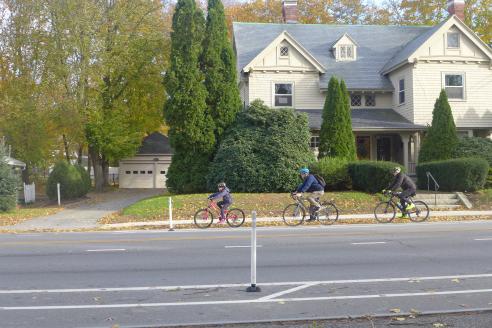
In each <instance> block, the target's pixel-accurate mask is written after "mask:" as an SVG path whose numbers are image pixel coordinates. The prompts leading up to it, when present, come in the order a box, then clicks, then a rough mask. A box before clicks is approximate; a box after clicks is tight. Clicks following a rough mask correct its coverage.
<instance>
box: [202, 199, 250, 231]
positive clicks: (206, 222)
mask: <svg viewBox="0 0 492 328" xmlns="http://www.w3.org/2000/svg"><path fill="white" fill-rule="evenodd" d="M214 214H215V216H216V217H219V218H220V207H219V206H218V205H217V203H215V202H214V201H210V202H209V204H208V206H207V208H202V209H201V210H198V211H197V212H196V213H195V218H194V221H195V225H196V226H197V227H198V228H201V229H205V228H208V227H210V226H211V225H212V223H213V222H214V218H215V217H214ZM224 214H225V216H226V221H227V224H228V225H229V226H230V227H232V228H238V227H240V226H242V225H243V223H244V219H245V216H244V212H243V210H241V209H239V208H231V209H229V210H225V211H224Z"/></svg>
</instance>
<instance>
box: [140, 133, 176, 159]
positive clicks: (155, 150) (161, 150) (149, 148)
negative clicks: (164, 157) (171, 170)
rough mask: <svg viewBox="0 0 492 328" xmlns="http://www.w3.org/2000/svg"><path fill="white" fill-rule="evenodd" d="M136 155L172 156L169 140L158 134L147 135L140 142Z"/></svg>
mask: <svg viewBox="0 0 492 328" xmlns="http://www.w3.org/2000/svg"><path fill="white" fill-rule="evenodd" d="M138 154H139V155H148V154H172V150H171V144H170V143H169V138H168V137H166V136H165V135H163V134H162V133H159V132H154V133H151V134H149V135H148V136H147V137H145V139H144V140H143V141H142V145H141V146H140V148H139V150H138Z"/></svg>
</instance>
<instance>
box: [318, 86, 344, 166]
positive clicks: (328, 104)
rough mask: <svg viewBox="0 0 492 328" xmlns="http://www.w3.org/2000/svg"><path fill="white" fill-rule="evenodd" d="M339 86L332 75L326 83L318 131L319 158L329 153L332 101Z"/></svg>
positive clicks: (333, 101)
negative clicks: (326, 88) (326, 87)
mask: <svg viewBox="0 0 492 328" xmlns="http://www.w3.org/2000/svg"><path fill="white" fill-rule="evenodd" d="M339 87H340V86H339V85H338V80H337V79H336V78H335V77H334V76H332V77H331V79H330V82H329V83H328V91H327V93H326V98H325V104H324V106H323V114H322V122H321V130H320V132H319V141H320V143H319V157H320V158H322V157H325V156H329V155H330V130H331V128H332V124H333V114H334V103H335V98H336V95H337V93H338V89H339Z"/></svg>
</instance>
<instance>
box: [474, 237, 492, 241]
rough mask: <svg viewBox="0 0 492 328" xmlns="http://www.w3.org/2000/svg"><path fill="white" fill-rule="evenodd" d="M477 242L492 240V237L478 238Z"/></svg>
mask: <svg viewBox="0 0 492 328" xmlns="http://www.w3.org/2000/svg"><path fill="white" fill-rule="evenodd" d="M475 240H476V241H485V240H492V237H491V238H477V239H475Z"/></svg>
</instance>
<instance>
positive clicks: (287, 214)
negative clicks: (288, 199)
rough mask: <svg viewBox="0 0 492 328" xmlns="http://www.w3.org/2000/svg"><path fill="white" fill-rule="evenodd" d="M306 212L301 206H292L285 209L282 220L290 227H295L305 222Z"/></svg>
mask: <svg viewBox="0 0 492 328" xmlns="http://www.w3.org/2000/svg"><path fill="white" fill-rule="evenodd" d="M305 217H306V211H304V208H302V207H301V206H300V205H299V204H290V205H287V206H286V207H285V208H284V211H283V212H282V219H283V220H284V223H285V224H286V225H288V226H291V227H295V226H298V225H300V224H302V223H303V222H304V218H305Z"/></svg>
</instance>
